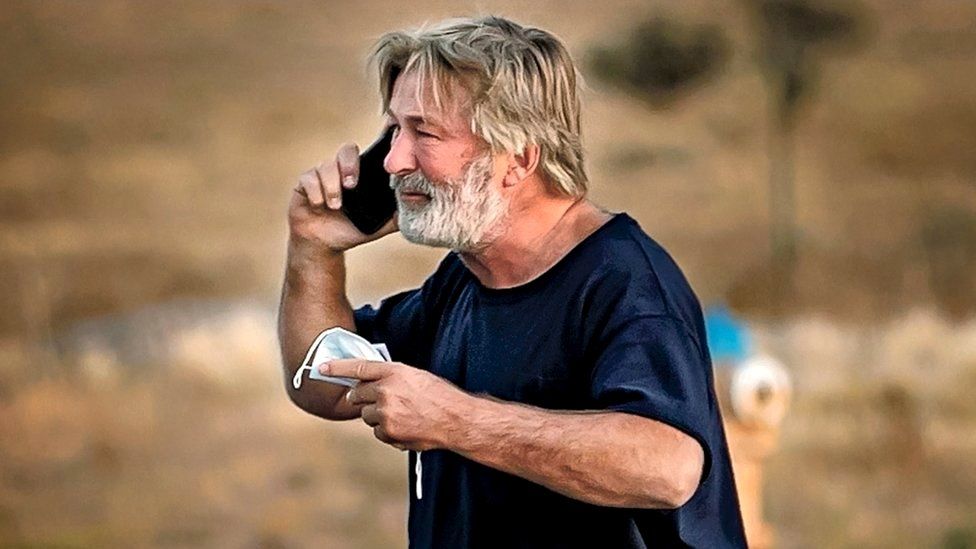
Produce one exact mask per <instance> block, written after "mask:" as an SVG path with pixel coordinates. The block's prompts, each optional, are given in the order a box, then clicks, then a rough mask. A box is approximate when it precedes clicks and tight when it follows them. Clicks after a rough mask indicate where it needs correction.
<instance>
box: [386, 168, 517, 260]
mask: <svg viewBox="0 0 976 549" xmlns="http://www.w3.org/2000/svg"><path fill="white" fill-rule="evenodd" d="M491 167H492V158H491V155H490V154H486V155H485V156H483V157H481V158H478V159H476V160H474V161H472V162H471V163H470V164H468V166H467V168H466V169H465V170H464V174H462V175H461V177H460V178H458V179H456V180H447V181H444V182H443V183H439V184H434V183H432V182H431V181H430V180H429V179H427V178H426V177H424V176H423V175H422V174H421V173H420V172H419V171H417V172H415V173H412V174H410V175H408V176H405V177H399V176H396V175H394V176H391V177H390V187H392V188H393V190H394V191H396V196H397V223H398V224H399V226H400V232H401V233H403V236H404V238H406V239H407V240H408V241H410V242H413V243H415V244H424V245H426V246H437V247H441V248H450V249H452V250H455V251H461V252H473V251H478V250H481V249H484V248H485V247H486V246H487V245H489V244H491V242H492V241H493V240H494V239H496V238H497V237H498V236H499V235H500V234H501V233H502V232H504V221H505V217H506V216H507V214H508V201H506V200H505V198H504V197H502V195H501V193H499V192H497V191H495V190H494V189H492V187H491V177H492V172H491ZM405 191H411V192H420V193H424V194H426V195H427V196H429V197H430V201H429V202H427V203H426V204H423V205H413V204H408V203H404V202H403V200H401V198H400V193H401V192H405Z"/></svg>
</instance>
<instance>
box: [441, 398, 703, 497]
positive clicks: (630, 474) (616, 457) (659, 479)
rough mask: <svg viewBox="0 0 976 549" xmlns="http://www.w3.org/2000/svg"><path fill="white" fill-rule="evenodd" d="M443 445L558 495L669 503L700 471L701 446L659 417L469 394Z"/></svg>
mask: <svg viewBox="0 0 976 549" xmlns="http://www.w3.org/2000/svg"><path fill="white" fill-rule="evenodd" d="M462 410H463V411H461V412H460V414H459V417H458V420H459V421H457V422H455V423H454V428H452V430H451V431H450V432H448V433H446V435H447V436H446V437H445V441H444V444H445V446H447V447H448V449H450V450H453V451H455V452H457V453H459V454H461V455H463V456H465V457H467V458H469V459H472V460H474V461H477V462H479V463H482V464H484V465H487V466H489V467H492V468H495V469H499V470H501V471H505V472H507V473H511V474H514V475H517V476H520V477H523V478H525V479H528V480H531V481H533V482H536V483H538V484H541V485H543V486H546V487H547V488H549V489H551V490H554V491H556V492H559V493H561V494H563V495H566V496H569V497H572V498H575V499H579V500H582V501H586V502H588V503H593V504H596V505H604V506H612V507H633V508H675V507H678V506H680V505H682V504H683V503H684V502H685V501H687V499H688V498H690V497H691V495H692V493H693V492H694V489H695V487H696V486H697V484H698V480H699V477H700V474H701V465H702V452H701V447H700V446H699V445H698V443H697V442H696V441H694V439H692V438H691V437H689V436H688V435H686V434H684V433H682V432H680V431H678V430H676V429H674V428H673V427H670V426H668V425H665V424H663V423H660V422H657V421H653V420H650V419H647V418H642V417H638V416H634V415H629V414H623V413H614V412H562V411H549V410H543V409H540V408H534V407H530V406H525V405H520V404H513V403H507V402H501V401H496V400H490V399H486V398H479V397H470V400H469V401H468V402H466V403H465V404H464V406H463V408H462Z"/></svg>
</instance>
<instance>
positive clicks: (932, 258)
mask: <svg viewBox="0 0 976 549" xmlns="http://www.w3.org/2000/svg"><path fill="white" fill-rule="evenodd" d="M488 13H491V14H498V15H504V16H507V17H510V18H513V19H515V20H516V21H519V22H521V23H523V24H529V25H535V26H540V27H543V28H545V29H547V30H550V31H552V32H554V33H555V34H557V35H558V36H560V37H561V38H563V39H564V40H565V41H566V42H567V43H568V45H569V46H570V48H571V50H572V52H573V54H574V55H575V57H576V58H577V59H578V60H579V61H580V64H581V68H582V70H583V73H584V75H585V77H586V79H587V83H588V91H587V94H586V97H585V109H586V110H585V119H584V128H585V129H584V131H585V136H584V137H585V146H586V149H587V152H588V158H589V169H590V172H591V179H592V181H593V184H592V198H593V200H594V201H596V202H597V203H599V204H601V205H603V206H605V207H607V208H609V209H611V210H615V211H621V210H626V211H627V212H628V213H630V215H632V216H633V217H634V218H636V219H637V220H638V221H639V222H640V223H641V225H642V226H643V227H644V229H645V230H647V231H648V233H650V234H651V235H652V236H653V237H654V238H655V239H657V240H658V241H659V242H661V243H662V244H663V245H664V246H665V247H666V248H667V249H668V250H670V251H671V252H672V254H673V255H674V256H675V258H676V259H677V261H678V263H679V264H680V265H681V266H682V268H683V269H684V270H685V272H686V274H687V275H688V277H689V279H690V280H691V282H692V285H693V286H694V288H695V289H696V291H697V292H698V294H699V297H700V298H701V300H702V302H703V304H706V305H724V306H726V307H727V308H728V310H729V311H730V312H731V314H734V315H736V316H737V317H738V318H739V319H741V320H742V321H743V322H745V323H747V324H748V326H749V330H750V331H751V334H752V339H753V340H754V346H755V348H756V349H757V350H759V351H762V352H763V353H767V354H769V355H771V356H775V357H776V358H777V359H778V360H779V361H781V362H782V364H783V365H784V367H785V368H786V370H787V371H788V372H789V375H790V377H791V379H792V383H793V400H792V403H791V405H790V409H789V412H788V414H787V416H786V417H785V419H784V420H783V422H782V424H781V425H780V430H779V437H778V440H777V443H776V447H775V450H774V451H773V452H772V453H771V454H770V455H769V457H768V459H767V460H766V462H765V468H764V477H765V478H764V482H765V491H764V492H763V493H762V494H761V501H762V507H763V508H764V513H765V517H766V521H767V522H768V523H769V525H770V526H771V528H772V529H773V531H774V532H775V536H776V537H775V546H777V547H942V548H964V547H976V398H974V396H973V395H974V394H976V3H973V2H965V1H958V0H917V1H912V2H907V1H903V0H859V1H857V2H851V1H837V2H833V1H828V0H792V1H787V0H779V1H777V0H737V1H734V0H721V1H716V0H683V1H677V0H674V1H656V2H649V1H647V2H638V1H629V0H605V1H602V2H597V3H592V4H591V3H586V2H568V1H556V0H538V1H536V2H531V3H529V2H525V3H517V2H506V1H489V0H479V1H478V2H458V1H446V0H445V1H437V0H421V1H419V2H411V3H409V4H403V3H399V2H380V1H370V0H363V1H359V2H350V1H318V2H304V1H292V2H287V3H285V2H270V1H251V0H248V1H235V2H230V1H222V0H221V1H181V2H169V1H165V2H164V1H147V2H139V1H134V0H132V1H123V0H99V1H92V2H73V1H53V0H52V1H47V0H44V1H41V0H38V1H23V0H5V1H4V2H3V3H2V5H0V52H2V58H3V62H2V63H0V546H14V547H135V546H151V547H282V548H287V547H313V546H318V547H337V548H341V547H397V546H399V547H402V546H405V522H404V520H405V503H406V494H407V491H406V490H407V487H406V478H405V477H406V460H405V456H404V455H403V454H402V453H400V452H398V451H396V450H394V449H391V448H388V447H386V446H384V445H382V444H380V443H379V442H377V441H375V440H373V439H372V435H371V432H370V431H369V430H368V429H367V428H365V427H364V426H363V425H362V424H361V423H359V422H349V423H342V424H333V423H326V422H324V421H321V420H317V419H315V418H312V417H310V416H307V415H305V414H304V413H303V412H301V411H300V410H298V409H297V408H295V407H293V406H292V405H291V404H290V403H289V401H288V399H287V397H286V395H285V392H284V389H283V386H284V380H283V378H282V376H281V373H280V365H279V362H278V356H277V348H276V342H275V333H274V318H275V310H276V306H277V303H276V300H277V294H278V290H279V284H280V281H281V278H282V268H283V265H284V245H285V238H286V221H285V213H286V204H287V200H288V197H289V193H290V192H291V188H292V186H293V184H294V182H295V180H296V178H297V176H298V175H299V174H300V173H301V172H302V171H304V170H306V169H308V168H309V167H310V166H312V165H314V164H316V163H318V162H319V161H321V160H323V159H325V158H330V157H331V156H332V155H333V154H334V151H335V150H336V149H337V147H338V146H339V145H340V144H341V143H343V142H345V141H348V140H352V141H356V142H358V143H360V144H363V143H367V142H369V141H371V140H372V138H373V137H374V135H375V134H376V132H377V129H378V128H379V125H380V124H381V117H380V116H379V96H378V93H377V92H376V82H375V77H374V76H373V75H371V74H368V73H367V71H366V67H365V59H366V54H367V52H368V51H369V49H370V46H371V44H372V43H373V41H374V40H375V39H376V38H378V37H379V36H380V35H381V34H382V33H384V32H386V31H389V30H392V29H397V28H402V27H405V26H414V25H417V24H421V23H423V22H425V21H436V20H439V19H442V18H444V17H448V16H456V15H471V14H488ZM442 255H443V251H440V250H432V249H423V248H419V247H416V246H411V245H408V244H406V243H405V242H404V241H402V239H401V238H399V237H397V236H394V237H389V238H386V239H384V240H382V241H379V242H376V243H373V244H370V245H368V246H365V247H363V248H361V249H357V250H355V251H353V252H351V253H350V254H349V258H348V262H349V269H350V273H349V284H350V288H349V291H350V297H351V298H352V300H353V301H354V302H355V303H357V304H363V303H366V302H375V301H376V300H378V299H379V298H381V297H383V296H385V295H388V294H389V293H391V292H394V291H397V290H400V289H404V288H410V287H415V286H417V285H419V283H420V282H421V281H422V280H423V278H424V277H425V276H426V275H427V274H428V273H429V272H430V271H431V270H432V269H433V267H434V266H435V265H436V263H437V261H438V260H439V258H440V257H441V256H442Z"/></svg>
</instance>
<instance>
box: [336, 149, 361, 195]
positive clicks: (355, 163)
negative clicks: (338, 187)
mask: <svg viewBox="0 0 976 549" xmlns="http://www.w3.org/2000/svg"><path fill="white" fill-rule="evenodd" d="M336 165H338V166H339V179H340V180H341V181H342V186H343V187H345V188H347V189H351V188H353V187H355V186H356V183H357V182H358V181H359V147H357V146H356V144H355V143H346V144H345V145H343V146H342V147H339V152H338V153H336Z"/></svg>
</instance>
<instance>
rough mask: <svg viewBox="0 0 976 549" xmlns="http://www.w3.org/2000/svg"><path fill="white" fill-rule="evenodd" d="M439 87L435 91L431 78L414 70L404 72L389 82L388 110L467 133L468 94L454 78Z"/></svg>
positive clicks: (395, 113) (397, 114) (401, 116)
mask: <svg viewBox="0 0 976 549" xmlns="http://www.w3.org/2000/svg"><path fill="white" fill-rule="evenodd" d="M439 88H440V89H439V90H437V91H435V89H434V83H433V82H432V81H431V79H430V78H421V76H420V74H419V73H418V71H415V70H412V71H408V72H405V73H403V74H401V75H400V76H399V77H397V79H396V82H394V84H393V93H392V94H391V95H390V106H389V111H390V113H391V114H392V115H393V116H395V117H396V118H404V117H420V118H423V119H424V120H426V121H427V122H429V123H433V124H436V125H439V126H441V127H443V128H444V129H448V130H451V131H463V130H467V132H470V117H471V116H470V103H471V101H470V97H471V95H470V93H469V92H468V91H467V90H466V89H465V88H464V87H463V86H461V85H460V84H459V83H458V82H457V81H456V80H454V79H449V80H448V81H447V82H445V83H444V85H443V86H440V87H439ZM438 99H439V101H438Z"/></svg>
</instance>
